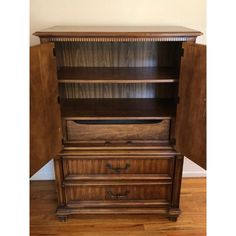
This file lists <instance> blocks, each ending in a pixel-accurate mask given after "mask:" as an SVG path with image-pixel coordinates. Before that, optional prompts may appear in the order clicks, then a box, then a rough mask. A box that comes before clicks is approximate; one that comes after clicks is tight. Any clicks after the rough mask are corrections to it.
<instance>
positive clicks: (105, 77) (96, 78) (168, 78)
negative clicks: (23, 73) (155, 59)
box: [58, 67, 178, 83]
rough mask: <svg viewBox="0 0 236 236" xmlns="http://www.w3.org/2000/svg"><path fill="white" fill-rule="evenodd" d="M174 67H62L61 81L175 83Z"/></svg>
mask: <svg viewBox="0 0 236 236" xmlns="http://www.w3.org/2000/svg"><path fill="white" fill-rule="evenodd" d="M177 72H178V71H177V70H176V69H175V68H172V67H120V68H119V67H118V68H116V67H98V68H97V67H61V68H60V69H59V71H58V79H59V83H174V82H178V80H177V78H178V73H177Z"/></svg>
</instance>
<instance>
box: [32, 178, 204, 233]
mask: <svg viewBox="0 0 236 236" xmlns="http://www.w3.org/2000/svg"><path fill="white" fill-rule="evenodd" d="M30 196H31V204H30V214H31V217H30V231H31V234H30V235H31V236H42V235H47V236H55V235H57V236H123V235H127V236H159V235H160V236H205V235H206V179H204V178H199V179H186V178H184V179H183V181H182V190H181V201H180V206H181V209H182V214H181V215H180V217H179V219H178V221H177V222H171V221H169V220H168V219H166V218H164V217H160V216H156V215H153V214H152V215H147V214H146V215H144V214H143V215H80V216H79V215H78V216H74V217H71V218H70V219H69V220H68V221H67V222H60V221H58V219H57V218H56V216H55V210H56V208H57V198H56V190H55V185H54V181H31V195H30Z"/></svg>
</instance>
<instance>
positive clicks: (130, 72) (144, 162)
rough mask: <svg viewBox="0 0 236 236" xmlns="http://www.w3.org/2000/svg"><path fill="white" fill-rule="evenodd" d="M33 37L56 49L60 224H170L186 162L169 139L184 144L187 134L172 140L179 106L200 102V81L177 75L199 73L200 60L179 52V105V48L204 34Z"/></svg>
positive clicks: (74, 30)
mask: <svg viewBox="0 0 236 236" xmlns="http://www.w3.org/2000/svg"><path fill="white" fill-rule="evenodd" d="M35 35H37V36H39V37H40V40H41V43H46V42H54V44H55V55H56V61H57V74H58V85H59V90H60V107H61V121H60V122H61V125H62V129H63V149H62V151H61V152H58V153H57V154H58V155H57V156H56V157H55V175H56V184H57V192H58V209H57V213H56V214H57V216H58V218H59V219H61V220H65V219H66V218H67V216H69V215H76V214H120V213H123V214H143V213H150V214H163V215H165V216H167V217H168V218H169V219H170V220H173V221H175V220H176V219H177V217H178V216H179V214H180V208H179V196H180V187H181V177H182V166H183V156H182V153H178V152H177V151H176V150H175V149H174V148H173V146H172V145H173V144H174V143H175V139H176V143H177V147H179V144H180V143H181V144H182V145H185V144H186V141H185V140H187V138H186V137H185V138H186V139H185V138H184V139H183V140H178V139H180V138H181V136H180V132H182V131H181V129H184V127H185V126H184V122H185V121H186V120H184V119H186V118H184V115H186V112H187V111H189V110H186V109H188V108H185V109H183V108H181V107H183V104H184V105H187V107H188V103H185V102H183V101H185V100H186V98H187V99H188V96H189V93H190V94H191V93H192V94H194V96H195V98H196V97H197V96H196V94H197V92H192V90H194V89H195V87H197V86H198V84H197V83H198V81H197V80H194V82H191V83H190V86H189V87H188V85H186V84H188V83H189V82H188V80H187V78H186V76H183V75H184V73H185V71H186V70H187V71H188V70H189V68H191V69H190V71H191V73H192V74H194V76H196V75H197V72H196V74H195V72H194V69H195V66H196V64H194V63H195V61H194V60H195V59H194V60H193V58H196V57H198V56H196V55H195V54H194V53H196V52H195V51H194V50H192V52H193V54H194V55H193V57H191V55H190V54H191V52H189V51H188V52H186V50H185V52H184V59H183V60H182V62H181V76H180V92H179V96H180V98H179V99H178V86H179V71H180V61H181V49H182V42H184V41H189V42H195V39H196V37H197V36H199V35H201V33H200V32H198V31H196V30H191V29H187V28H184V27H53V28H50V29H47V30H43V31H40V32H36V33H35ZM193 45H194V44H193ZM186 47H187V46H185V45H184V49H186ZM190 51H191V50H190ZM186 53H187V54H186ZM186 55H187V56H186ZM186 63H192V65H189V66H188V65H187V66H186ZM54 66H55V64H54ZM182 67H184V68H182ZM186 68H187V69H186ZM197 68H198V67H197ZM188 73H190V72H188ZM188 75H189V74H188ZM198 75H199V74H198ZM183 77H185V78H183ZM187 77H188V76H187ZM183 83H185V85H183ZM192 84H194V86H195V87H191V86H192ZM183 91H184V92H183ZM199 91H200V90H199ZM50 96H52V97H53V98H54V97H55V98H56V96H55V95H53V94H50ZM186 96H187V97H186ZM183 97H184V98H183ZM189 97H190V98H191V99H192V98H193V97H191V96H189ZM178 102H180V103H179V105H178V113H181V114H180V115H179V114H178V116H177V119H176V108H177V104H178ZM49 109H50V107H49ZM181 109H182V110H181ZM52 111H53V110H52ZM55 114H57V115H58V116H60V114H58V113H55ZM55 114H54V115H55ZM189 117H190V116H189ZM179 120H180V121H181V122H182V123H180V124H181V125H180V126H179ZM56 122H57V121H55V124H56ZM186 124H188V121H186ZM176 127H177V134H176ZM196 127H197V126H196ZM48 132H50V129H48ZM186 134H187V132H186V130H185V134H183V135H186ZM199 135H200V134H199ZM183 141H184V142H183ZM186 147H189V146H186ZM185 150H186V149H185ZM192 150H193V149H192ZM183 154H185V153H183ZM191 154H192V153H191ZM195 157H196V155H195Z"/></svg>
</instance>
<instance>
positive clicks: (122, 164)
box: [63, 156, 174, 180]
mask: <svg viewBox="0 0 236 236" xmlns="http://www.w3.org/2000/svg"><path fill="white" fill-rule="evenodd" d="M173 168H174V156H165V157H153V156H151V157H150V156H144V157H142V156H141V157H132V156H131V157H130V156H127V157H109V156H108V157H99V158H98V159H96V158H89V157H84V158H82V157H79V156H78V157H76V156H71V157H70V156H68V157H64V158H63V171H64V176H65V179H71V180H73V179H82V178H83V179H86V178H89V176H91V178H94V177H96V178H100V179H101V178H103V176H104V178H108V176H107V175H109V176H110V178H115V177H116V176H117V178H118V179H119V178H121V177H123V178H131V177H132V178H137V176H136V177H135V175H150V176H151V175H155V176H156V177H158V176H159V177H169V178H171V177H172V174H173ZM140 177H141V176H140Z"/></svg>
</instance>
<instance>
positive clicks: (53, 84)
mask: <svg viewBox="0 0 236 236" xmlns="http://www.w3.org/2000/svg"><path fill="white" fill-rule="evenodd" d="M60 124H61V122H60V107H59V104H58V85H57V77H56V61H55V57H54V55H53V44H49V43H47V44H41V45H37V46H33V47H31V48H30V176H32V175H33V174H34V173H36V172H37V171H38V170H39V169H40V168H41V167H42V166H43V165H44V164H46V163H47V162H48V161H49V160H50V159H52V158H53V157H54V156H55V155H56V154H57V153H58V152H59V151H60V149H61V128H60V127H61V125H60Z"/></svg>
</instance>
